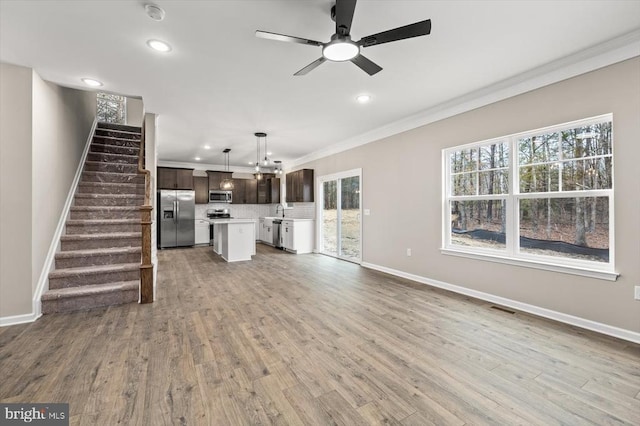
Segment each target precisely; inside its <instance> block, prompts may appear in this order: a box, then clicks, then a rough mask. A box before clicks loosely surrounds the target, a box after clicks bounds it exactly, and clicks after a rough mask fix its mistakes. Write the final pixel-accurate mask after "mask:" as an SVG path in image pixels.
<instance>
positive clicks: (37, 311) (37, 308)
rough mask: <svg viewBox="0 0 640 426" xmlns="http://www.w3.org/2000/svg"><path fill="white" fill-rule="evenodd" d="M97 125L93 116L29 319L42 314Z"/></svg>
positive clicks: (43, 266) (41, 273)
mask: <svg viewBox="0 0 640 426" xmlns="http://www.w3.org/2000/svg"><path fill="white" fill-rule="evenodd" d="M97 126H98V119H97V118H95V119H94V120H93V124H92V125H91V129H90V130H89V136H88V137H87V141H86V142H85V146H84V150H83V151H82V155H81V156H80V162H79V163H78V168H77V169H76V174H75V176H74V177H73V181H72V182H71V186H70V188H69V193H68V194H67V200H66V201H65V203H64V207H63V208H62V212H61V213H60V219H59V220H58V226H57V227H56V231H55V233H54V234H53V238H51V244H50V245H49V251H48V252H47V257H46V258H45V260H44V265H42V271H41V272H40V277H39V278H38V285H37V286H36V290H35V292H34V293H33V299H32V305H33V307H32V309H33V319H32V320H31V321H35V320H36V319H38V318H40V316H41V315H42V303H41V302H40V298H41V297H42V294H43V293H44V292H45V291H47V290H48V289H49V272H51V271H52V270H53V266H54V262H55V257H56V252H57V251H58V248H59V246H60V237H61V236H62V234H63V232H64V229H65V224H66V223H67V218H68V217H69V211H70V210H71V205H72V204H73V197H74V196H75V193H76V188H77V187H78V183H79V182H80V178H81V177H82V170H83V169H84V163H85V160H86V159H87V155H88V154H89V148H90V147H91V141H92V140H93V135H94V133H95V131H96V127H97ZM1 320H2V319H1V318H0V324H1ZM25 322H26V321H25Z"/></svg>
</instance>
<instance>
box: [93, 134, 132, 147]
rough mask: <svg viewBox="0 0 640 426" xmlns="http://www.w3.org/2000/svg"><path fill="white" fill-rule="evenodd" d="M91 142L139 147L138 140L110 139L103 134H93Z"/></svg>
mask: <svg viewBox="0 0 640 426" xmlns="http://www.w3.org/2000/svg"><path fill="white" fill-rule="evenodd" d="M92 142H93V143H99V144H105V145H111V146H127V147H131V148H136V149H140V141H139V140H134V139H112V138H108V137H104V136H98V135H96V136H94V137H93V141H92Z"/></svg>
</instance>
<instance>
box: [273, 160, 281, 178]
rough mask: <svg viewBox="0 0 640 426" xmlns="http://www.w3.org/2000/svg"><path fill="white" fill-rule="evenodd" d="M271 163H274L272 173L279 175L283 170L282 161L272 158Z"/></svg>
mask: <svg viewBox="0 0 640 426" xmlns="http://www.w3.org/2000/svg"><path fill="white" fill-rule="evenodd" d="M273 163H274V164H275V165H276V168H275V170H274V173H275V174H277V175H281V174H282V173H283V171H282V161H280V160H273Z"/></svg>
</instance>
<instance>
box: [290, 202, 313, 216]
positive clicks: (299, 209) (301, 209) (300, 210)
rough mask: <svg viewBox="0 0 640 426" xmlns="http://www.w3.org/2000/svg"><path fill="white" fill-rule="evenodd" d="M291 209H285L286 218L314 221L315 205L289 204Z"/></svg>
mask: <svg viewBox="0 0 640 426" xmlns="http://www.w3.org/2000/svg"><path fill="white" fill-rule="evenodd" d="M291 204H292V205H293V209H287V210H285V212H284V215H285V216H286V217H290V218H293V219H315V218H316V203H291Z"/></svg>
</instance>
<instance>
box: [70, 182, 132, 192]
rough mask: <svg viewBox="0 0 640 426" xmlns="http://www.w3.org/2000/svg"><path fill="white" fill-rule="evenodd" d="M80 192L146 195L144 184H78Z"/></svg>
mask: <svg viewBox="0 0 640 426" xmlns="http://www.w3.org/2000/svg"><path fill="white" fill-rule="evenodd" d="M78 193H80V194H140V195H144V185H137V186H129V185H105V186H102V185H91V184H88V185H84V184H82V183H81V184H79V185H78Z"/></svg>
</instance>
